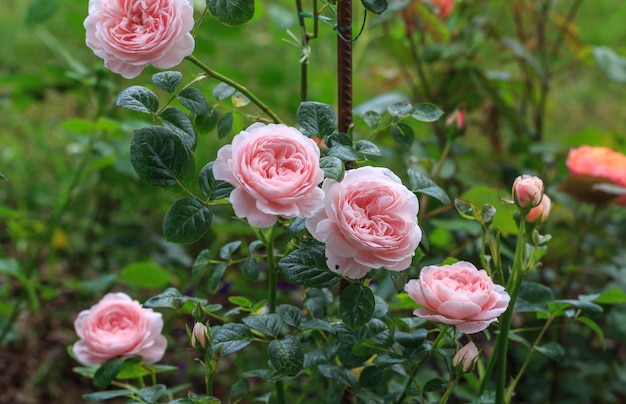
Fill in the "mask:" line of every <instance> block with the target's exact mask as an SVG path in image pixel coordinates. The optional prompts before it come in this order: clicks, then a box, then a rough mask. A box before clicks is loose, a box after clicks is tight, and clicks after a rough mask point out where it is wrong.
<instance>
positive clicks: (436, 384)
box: [424, 378, 448, 393]
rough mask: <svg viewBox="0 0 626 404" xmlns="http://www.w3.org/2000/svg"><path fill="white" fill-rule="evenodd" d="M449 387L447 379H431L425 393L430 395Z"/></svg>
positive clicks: (427, 383)
mask: <svg viewBox="0 0 626 404" xmlns="http://www.w3.org/2000/svg"><path fill="white" fill-rule="evenodd" d="M446 387H448V381H447V380H446V379H441V378H436V379H431V380H429V381H427V382H426V384H425V385H424V392H426V393H430V392H433V391H440V390H443V389H445V388H446Z"/></svg>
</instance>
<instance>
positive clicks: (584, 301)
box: [556, 294, 604, 313]
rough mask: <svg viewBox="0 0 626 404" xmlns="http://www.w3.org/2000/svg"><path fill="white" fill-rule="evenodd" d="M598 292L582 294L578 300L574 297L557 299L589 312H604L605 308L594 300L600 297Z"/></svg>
mask: <svg viewBox="0 0 626 404" xmlns="http://www.w3.org/2000/svg"><path fill="white" fill-rule="evenodd" d="M599 296H600V295H598V294H593V295H580V296H578V299H577V300H574V299H559V300H556V301H557V302H559V303H568V304H571V305H572V306H574V307H576V308H578V309H580V310H582V311H584V312H587V313H602V311H604V309H602V306H600V305H598V304H596V303H594V301H595V300H596V299H597V298H598V297H599Z"/></svg>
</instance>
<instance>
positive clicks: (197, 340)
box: [191, 323, 207, 348]
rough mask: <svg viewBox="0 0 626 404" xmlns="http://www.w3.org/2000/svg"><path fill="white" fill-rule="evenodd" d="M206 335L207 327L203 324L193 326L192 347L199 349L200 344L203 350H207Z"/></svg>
mask: <svg viewBox="0 0 626 404" xmlns="http://www.w3.org/2000/svg"><path fill="white" fill-rule="evenodd" d="M206 333H207V328H206V325H204V324H202V323H195V324H194V326H193V330H192V331H191V346H192V347H193V348H197V346H198V344H200V346H201V347H202V348H206V342H207V336H206Z"/></svg>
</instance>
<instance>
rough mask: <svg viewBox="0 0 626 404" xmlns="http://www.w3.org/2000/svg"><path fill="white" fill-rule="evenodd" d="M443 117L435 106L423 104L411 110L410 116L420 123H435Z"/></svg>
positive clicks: (441, 112)
mask: <svg viewBox="0 0 626 404" xmlns="http://www.w3.org/2000/svg"><path fill="white" fill-rule="evenodd" d="M441 115H443V111H442V110H440V109H439V107H437V106H436V105H435V104H430V103H423V104H418V105H416V106H415V108H413V111H412V112H411V116H412V117H413V118H414V119H417V120H418V121H420V122H435V121H436V120H438V119H439V118H441Z"/></svg>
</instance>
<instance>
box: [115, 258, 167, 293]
mask: <svg viewBox="0 0 626 404" xmlns="http://www.w3.org/2000/svg"><path fill="white" fill-rule="evenodd" d="M120 275H121V277H122V279H123V280H124V281H125V282H128V283H130V284H131V285H133V286H135V287H138V288H149V289H159V288H163V287H165V286H167V285H168V284H169V282H170V280H171V278H172V276H171V275H170V274H169V272H167V271H166V270H164V269H163V268H161V267H160V266H158V265H157V264H155V263H153V262H134V263H132V264H130V265H127V266H125V267H124V268H123V269H122V271H121V272H120Z"/></svg>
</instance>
